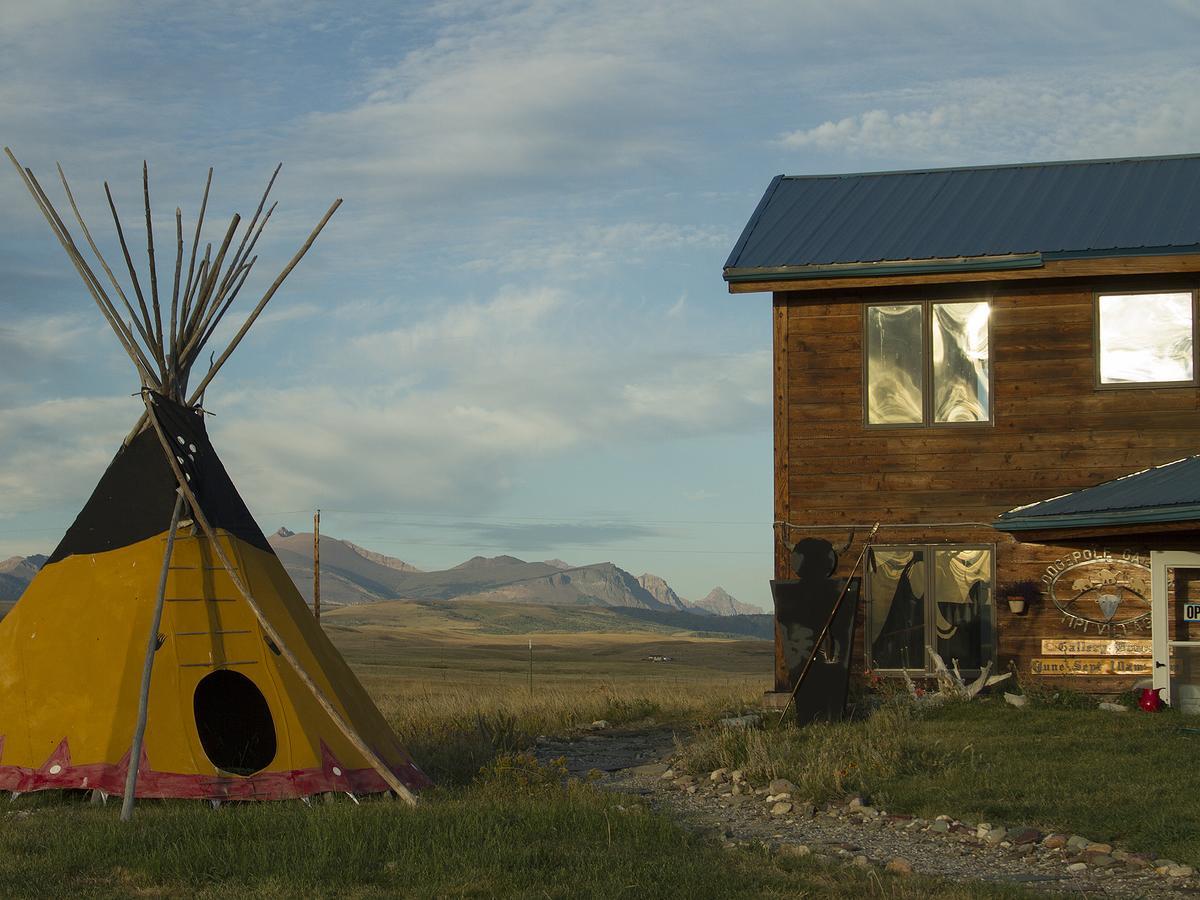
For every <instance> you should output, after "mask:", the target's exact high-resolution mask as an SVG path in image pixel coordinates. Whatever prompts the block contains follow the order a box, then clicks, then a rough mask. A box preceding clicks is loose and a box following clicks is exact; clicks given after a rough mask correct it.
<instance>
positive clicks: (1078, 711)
mask: <svg viewBox="0 0 1200 900" xmlns="http://www.w3.org/2000/svg"><path fill="white" fill-rule="evenodd" d="M1084 706H1085V708H1061V707H1056V706H1038V705H1030V706H1028V707H1026V708H1024V709H1014V708H1013V707H1011V706H1008V705H1006V704H1005V703H1003V702H1002V701H1001V700H1000V699H999V698H992V697H988V698H980V699H977V700H975V701H972V702H970V703H951V704H947V705H945V706H943V707H940V708H937V709H932V710H928V711H923V712H919V711H914V710H913V709H912V708H911V707H906V706H902V705H899V704H896V705H889V706H885V707H884V708H883V709H882V710H880V711H879V712H877V713H876V714H875V715H874V716H872V717H871V718H870V719H868V720H866V721H862V722H849V723H840V724H835V725H814V726H809V727H808V728H805V729H797V728H794V727H790V726H789V727H784V728H781V729H769V730H765V731H753V732H720V731H717V730H714V729H710V730H708V731H707V732H704V733H702V734H701V735H700V736H699V737H698V739H697V740H695V741H694V742H693V743H692V744H691V745H690V746H689V747H688V750H687V755H688V758H689V764H690V766H691V767H692V768H693V769H695V770H697V771H702V770H706V769H711V768H716V767H717V766H736V767H741V768H745V769H746V770H747V775H748V776H750V777H754V776H757V777H759V778H760V779H761V778H775V777H782V778H788V779H790V780H792V781H794V782H795V783H796V784H797V785H798V786H800V787H801V789H802V790H803V791H804V792H805V793H806V794H807V795H808V796H811V797H813V798H814V799H816V800H827V799H832V798H835V797H840V796H845V795H846V794H849V793H861V794H863V795H864V796H865V797H866V798H867V799H868V800H870V801H871V802H873V803H875V804H878V805H881V806H883V807H885V808H886V809H888V810H889V811H892V812H908V813H912V814H915V815H920V816H924V817H933V816H936V815H939V814H942V813H945V814H949V815H953V816H955V817H957V818H960V819H964V820H966V821H974V822H997V823H998V822H1003V823H1005V824H1009V825H1030V826H1034V827H1038V828H1041V829H1042V830H1046V831H1051V830H1063V831H1067V832H1076V833H1079V834H1083V835H1085V836H1087V837H1090V838H1092V839H1093V840H1097V841H1106V842H1112V843H1114V844H1116V845H1119V846H1121V847H1123V848H1125V849H1129V850H1134V851H1144V852H1150V853H1154V854H1156V855H1161V856H1166V857H1169V858H1172V859H1175V860H1177V861H1180V862H1185V863H1188V864H1200V807H1198V806H1197V805H1196V804H1195V803H1194V802H1193V792H1194V791H1195V785H1196V777H1195V759H1196V757H1197V755H1198V754H1200V734H1193V733H1191V732H1189V731H1186V730H1184V729H1185V728H1187V727H1189V725H1190V726H1196V725H1197V724H1200V723H1197V722H1196V721H1195V720H1194V719H1190V718H1185V717H1183V716H1181V715H1179V714H1177V713H1162V714H1159V715H1145V714H1141V713H1136V712H1127V713H1124V714H1114V713H1111V712H1106V711H1103V710H1097V709H1095V706H1094V703H1093V704H1085V705H1084Z"/></svg>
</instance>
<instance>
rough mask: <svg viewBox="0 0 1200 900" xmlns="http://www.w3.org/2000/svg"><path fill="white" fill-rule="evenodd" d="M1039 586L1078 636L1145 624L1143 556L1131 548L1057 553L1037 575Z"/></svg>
mask: <svg viewBox="0 0 1200 900" xmlns="http://www.w3.org/2000/svg"><path fill="white" fill-rule="evenodd" d="M1042 590H1043V592H1044V594H1045V595H1046V598H1047V599H1048V600H1050V602H1052V603H1053V604H1054V606H1055V608H1056V609H1057V610H1058V611H1059V612H1060V613H1062V615H1063V619H1064V620H1065V621H1066V623H1067V625H1068V626H1069V627H1070V628H1077V629H1079V630H1080V631H1082V632H1083V633H1084V634H1087V633H1088V632H1089V631H1090V630H1092V629H1095V633H1096V634H1097V635H1100V636H1103V635H1112V636H1116V635H1117V634H1122V635H1127V634H1129V633H1130V632H1135V633H1136V632H1146V631H1148V630H1149V628H1150V565H1149V560H1148V559H1147V558H1146V557H1145V556H1143V555H1141V554H1139V553H1135V552H1133V551H1132V550H1124V551H1113V550H1073V551H1071V552H1070V553H1066V554H1063V555H1062V556H1060V557H1059V558H1058V559H1056V560H1055V561H1054V562H1052V563H1051V564H1050V565H1048V566H1047V567H1046V569H1045V571H1044V572H1043V573H1042ZM1043 652H1046V651H1045V650H1043ZM1045 674H1051V673H1049V672H1047V673H1045ZM1097 674H1099V673H1097ZM1108 674H1125V673H1116V672H1113V673H1108ZM1130 674H1132V673H1130Z"/></svg>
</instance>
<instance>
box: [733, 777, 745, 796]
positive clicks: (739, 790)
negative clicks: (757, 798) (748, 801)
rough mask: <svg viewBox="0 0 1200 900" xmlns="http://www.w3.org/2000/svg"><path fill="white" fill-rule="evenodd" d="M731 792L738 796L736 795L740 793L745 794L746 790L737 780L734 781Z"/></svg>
mask: <svg viewBox="0 0 1200 900" xmlns="http://www.w3.org/2000/svg"><path fill="white" fill-rule="evenodd" d="M729 792H730V793H731V794H733V795H734V796H735V797H736V796H738V795H740V794H744V793H745V790H744V789H743V788H742V786H741V785H740V784H738V783H737V782H736V781H735V782H734V783H733V787H732V788H731V789H730V791H729Z"/></svg>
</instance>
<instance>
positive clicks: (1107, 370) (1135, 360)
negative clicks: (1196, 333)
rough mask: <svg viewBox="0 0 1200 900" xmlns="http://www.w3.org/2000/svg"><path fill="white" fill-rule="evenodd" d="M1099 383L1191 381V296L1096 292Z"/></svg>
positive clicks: (1181, 294) (1184, 294)
mask: <svg viewBox="0 0 1200 900" xmlns="http://www.w3.org/2000/svg"><path fill="white" fill-rule="evenodd" d="M1097 308H1098V312H1099V317H1100V329H1099V330H1100V383H1101V384H1127V383H1153V382H1161V381H1191V380H1192V376H1193V370H1192V358H1193V355H1192V295H1191V294H1190V293H1172V294H1102V295H1101V296H1100V297H1099V299H1098V302H1097Z"/></svg>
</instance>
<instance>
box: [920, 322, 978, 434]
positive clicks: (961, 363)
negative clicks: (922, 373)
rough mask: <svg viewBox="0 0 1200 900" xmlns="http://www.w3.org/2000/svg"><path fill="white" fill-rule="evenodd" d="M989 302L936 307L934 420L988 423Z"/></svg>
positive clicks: (934, 323)
mask: <svg viewBox="0 0 1200 900" xmlns="http://www.w3.org/2000/svg"><path fill="white" fill-rule="evenodd" d="M990 312H991V308H990V307H989V305H988V304H987V303H935V304H933V421H935V422H986V421H987V420H988V419H989V418H990V416H989V403H990V398H989V396H988V387H989V382H988V367H989V360H988V319H989V317H990Z"/></svg>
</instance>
